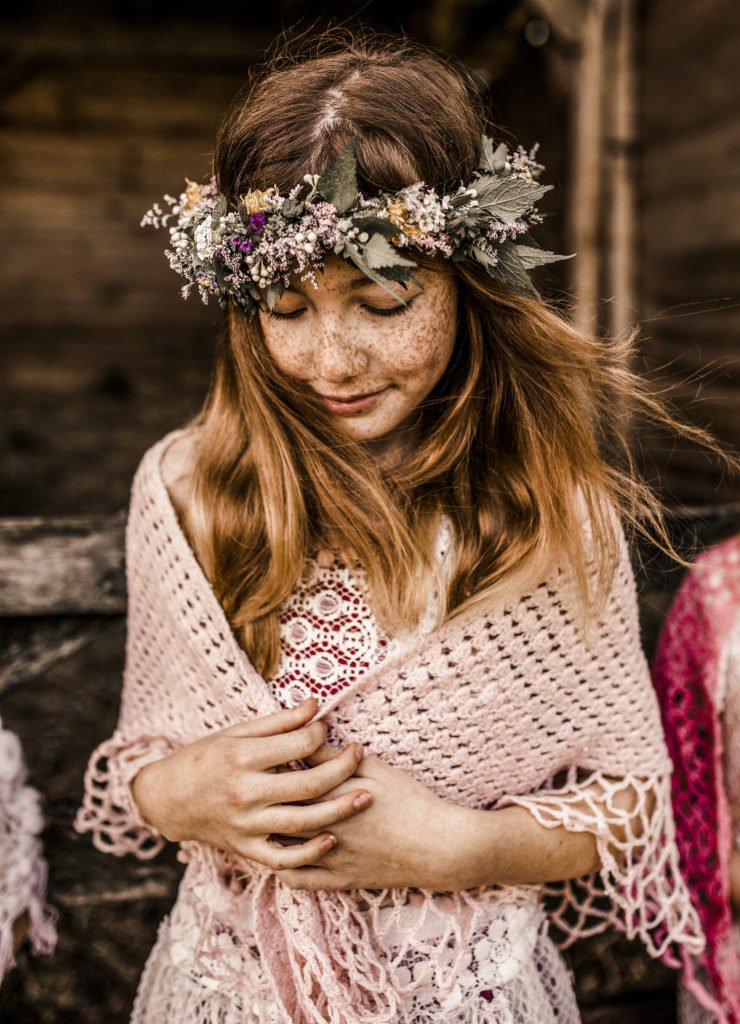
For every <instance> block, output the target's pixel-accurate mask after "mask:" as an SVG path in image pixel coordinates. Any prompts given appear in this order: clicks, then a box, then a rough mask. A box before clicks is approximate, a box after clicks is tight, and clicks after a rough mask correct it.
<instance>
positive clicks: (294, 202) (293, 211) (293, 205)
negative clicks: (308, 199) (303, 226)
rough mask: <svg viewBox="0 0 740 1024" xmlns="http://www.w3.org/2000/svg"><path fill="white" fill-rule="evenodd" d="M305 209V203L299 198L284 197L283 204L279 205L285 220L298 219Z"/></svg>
mask: <svg viewBox="0 0 740 1024" xmlns="http://www.w3.org/2000/svg"><path fill="white" fill-rule="evenodd" d="M305 209H306V204H305V203H304V202H301V200H299V199H286V200H285V202H284V203H283V205H282V206H281V207H280V212H281V213H282V215H283V217H285V218H286V220H298V218H299V217H302V216H303V214H304V212H305Z"/></svg>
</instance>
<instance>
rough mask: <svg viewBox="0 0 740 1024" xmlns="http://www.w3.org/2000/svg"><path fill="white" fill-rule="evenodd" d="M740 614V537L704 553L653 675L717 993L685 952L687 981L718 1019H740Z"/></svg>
mask: <svg viewBox="0 0 740 1024" xmlns="http://www.w3.org/2000/svg"><path fill="white" fill-rule="evenodd" d="M739 612H740V537H735V538H733V539H731V540H728V541H726V542H725V543H724V544H719V545H717V546H716V547H715V548H712V549H711V550H709V551H707V552H705V553H704V554H703V555H701V556H700V557H699V558H698V559H697V561H696V565H695V567H694V569H693V570H692V571H691V572H689V573H688V574H687V576H686V578H685V580H684V581H683V584H682V586H681V588H680V590H679V592H678V594H677V596H676V599H675V601H674V604H673V606H672V608H671V611H670V613H669V615H668V617H667V619H666V622H665V624H664V627H663V631H662V633H661V636H660V640H659V643H658V648H657V652H656V656H655V661H654V666H653V680H654V684H655V688H656V691H657V693H658V697H659V699H660V703H661V710H662V714H663V722H664V726H665V731H666V739H667V741H668V749H669V751H670V754H671V758H672V760H673V763H674V773H673V809H674V815H675V819H676V827H677V842H678V848H679V851H680V854H681V865H682V869H683V872H684V876H685V878H686V880H687V882H688V885H689V888H690V890H691V895H692V899H693V902H694V905H695V906H696V908H697V910H698V912H699V916H700V918H701V922H702V926H703V929H704V932H705V935H706V939H707V947H706V952H705V953H704V955H703V957H702V958H701V960H700V963H701V966H702V968H703V971H704V973H705V974H706V976H707V977H708V980H709V983H710V985H711V988H712V991H713V994H714V996H715V999H710V998H708V996H707V994H706V993H705V991H704V989H703V987H701V986H699V985H698V984H697V981H696V978H695V974H694V967H695V965H694V963H693V961H692V958H691V955H690V952H689V951H688V950H687V949H684V951H683V956H684V977H685V983H686V984H687V986H688V987H689V988H691V989H692V991H694V993H695V995H696V996H697V998H699V1000H700V1001H701V1002H702V1003H703V1004H704V1005H705V1006H707V1007H709V1008H710V1009H712V1010H714V1011H715V1012H716V1013H718V1015H719V1020H720V1021H721V1022H722V1024H736V1022H738V1021H739V1020H740V964H739V963H738V957H737V954H736V951H735V946H734V942H733V938H732V913H731V908H730V889H729V859H730V853H731V850H732V822H731V817H730V809H729V805H728V800H727V795H726V790H725V785H724V776H723V767H722V765H723V741H722V724H721V718H720V713H719V702H718V692H717V690H718V683H719V678H720V659H721V656H722V652H723V650H724V649H725V647H726V644H727V642H728V639H729V633H730V630H731V628H732V626H733V624H734V622H735V619H736V617H737V615H738V613H739Z"/></svg>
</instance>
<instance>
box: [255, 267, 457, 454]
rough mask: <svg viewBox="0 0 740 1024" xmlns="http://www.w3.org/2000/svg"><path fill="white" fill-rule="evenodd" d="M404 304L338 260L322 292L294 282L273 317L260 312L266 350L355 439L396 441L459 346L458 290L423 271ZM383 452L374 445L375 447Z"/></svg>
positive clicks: (321, 278)
mask: <svg viewBox="0 0 740 1024" xmlns="http://www.w3.org/2000/svg"><path fill="white" fill-rule="evenodd" d="M415 273H416V276H417V277H418V278H419V280H420V281H422V282H423V284H424V287H423V288H420V287H419V286H418V285H415V284H413V283H411V282H409V283H408V286H407V289H406V290H405V291H404V290H403V289H402V288H401V286H400V285H391V287H393V289H394V291H396V292H398V293H399V294H402V295H403V296H404V299H405V303H406V304H405V305H404V304H403V303H402V302H400V301H399V300H398V299H395V298H394V297H393V296H392V295H390V294H389V293H388V292H387V291H385V289H384V288H383V287H382V286H381V285H378V284H374V283H373V282H372V281H370V279H369V278H367V277H364V276H363V274H362V273H361V272H360V271H359V270H358V269H357V268H356V267H355V266H353V265H352V264H351V263H349V262H348V261H347V260H344V259H341V258H340V257H338V256H331V257H330V258H329V259H328V260H327V261H326V266H325V270H324V273H323V274H318V275H317V281H318V288H314V286H313V285H312V284H311V282H310V281H300V280H298V279H297V278H292V279H291V287H290V288H288V289H287V290H286V291H285V293H284V294H283V296H282V297H281V298H279V299H277V300H276V303H275V309H274V311H273V313H272V314H270V313H269V312H268V311H267V309H266V308H260V313H259V317H260V323H261V326H262V331H263V334H264V337H265V341H266V344H267V347H268V349H269V351H270V353H271V355H272V357H273V358H274V359H275V361H276V363H277V364H278V366H279V367H280V368H281V369H282V370H284V372H285V373H287V374H290V375H291V376H292V377H296V378H298V379H299V380H302V381H305V382H306V383H307V384H308V385H309V387H311V388H312V389H313V390H314V391H315V392H316V394H317V395H320V396H321V399H322V400H323V402H324V404H325V405H326V407H327V409H328V410H329V412H330V413H332V415H333V416H335V417H336V419H337V420H338V421H340V422H341V425H342V426H343V427H344V429H345V430H347V432H348V433H349V434H351V436H352V437H353V438H355V439H356V440H357V441H377V440H381V439H384V438H389V435H391V436H392V434H393V432H394V431H396V430H397V428H399V427H404V426H408V425H410V424H411V423H412V422H413V421H414V416H413V413H414V411H415V410H416V409H417V408H418V406H419V404H420V403H421V402H422V401H423V400H424V399H425V398H426V397H427V395H428V394H429V393H430V391H431V390H432V388H433V387H434V386H435V384H436V383H437V381H438V380H439V379H440V377H441V376H442V374H443V373H444V371H445V369H446V367H447V364H448V363H449V360H450V356H451V355H452V350H453V347H454V343H455V334H456V325H457V286H456V284H455V282H454V279H453V278H452V276H451V275H447V274H443V273H437V272H434V271H429V270H423V269H418V270H417V271H415ZM373 447H375V446H373Z"/></svg>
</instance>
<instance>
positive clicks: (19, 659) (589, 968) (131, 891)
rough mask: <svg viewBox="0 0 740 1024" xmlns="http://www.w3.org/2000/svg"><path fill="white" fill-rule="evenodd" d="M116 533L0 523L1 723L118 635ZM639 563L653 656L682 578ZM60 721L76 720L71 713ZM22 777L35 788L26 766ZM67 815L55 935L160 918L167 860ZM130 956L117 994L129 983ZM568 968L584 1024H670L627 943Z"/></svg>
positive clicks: (108, 525) (691, 542) (53, 815)
mask: <svg viewBox="0 0 740 1024" xmlns="http://www.w3.org/2000/svg"><path fill="white" fill-rule="evenodd" d="M124 529H125V515H124V514H123V513H120V514H117V515H114V516H75V517H63V518H48V519H45V518H22V519H4V520H0V715H2V713H3V700H4V699H5V700H7V699H8V698H9V697H12V695H13V694H14V693H17V691H18V688H22V687H28V686H31V685H32V684H33V685H35V686H36V687H37V688H38V697H37V699H38V702H39V705H40V706H41V705H43V702H44V700H45V699H47V698H48V694H47V695H45V694H44V691H43V686H44V681H43V679H42V677H43V676H44V674H46V673H49V672H51V670H52V669H54V667H55V666H58V665H59V664H60V663H61V662H62V661H63V660H64V659H69V658H70V657H71V656H72V655H74V654H76V653H77V652H79V651H81V649H82V648H83V647H85V645H88V644H90V643H91V642H92V641H94V640H95V639H96V638H98V637H100V636H101V635H102V634H103V633H104V631H106V630H107V629H110V628H111V627H112V626H116V625H117V626H118V628H119V632H120V630H121V624H122V621H123V618H124V616H125V612H126V588H125V574H124ZM670 529H671V533H672V536H673V538H674V541H675V543H676V544H677V546H678V547H679V549H680V550H681V551H682V552H683V553H684V554H685V555H686V556H691V555H693V554H695V553H697V552H698V551H700V550H703V549H704V548H706V547H708V546H710V545H712V544H714V543H717V542H718V541H720V540H722V539H724V538H726V537H728V536H730V535H732V534H733V533H735V532H740V503H738V504H733V505H725V506H719V507H714V508H705V509H681V510H678V511H676V512H675V513H674V514H673V515H672V517H671V522H670ZM635 555H636V557H635V570H636V575H637V579H638V586H639V591H640V614H641V622H642V630H643V642H644V646H645V650H646V653H647V654H648V655H649V656H650V655H651V654H652V651H653V648H654V645H655V641H656V639H657V635H658V632H659V629H660V625H661V622H662V620H663V617H664V615H665V613H666V611H667V609H668V607H669V605H670V602H671V600H672V598H673V595H674V593H675V591H676V588H677V586H678V584H679V582H680V580H681V578H682V575H683V570H682V569H681V567H680V566H678V567H677V566H676V565H675V564H673V563H671V562H670V560H668V559H667V558H666V557H665V556H664V555H662V554H661V553H660V552H658V551H656V550H655V549H651V548H650V547H649V546H648V545H646V544H640V545H638V546H637V548H636V552H635ZM68 713H69V714H70V715H72V716H73V715H74V714H75V709H74V708H70V709H69V712H68ZM101 738H102V737H101ZM92 745H93V742H92V740H91V742H90V749H91V748H92ZM30 770H31V776H32V781H34V782H35V783H36V784H37V785H40V782H39V780H38V779H37V775H36V772H35V768H34V763H33V761H31V763H30ZM42 788H43V787H42ZM80 788H81V780H80ZM75 806H76V799H75V797H74V795H71V796H70V795H67V796H65V797H63V798H61V799H59V798H56V799H55V798H54V797H51V798H47V802H46V812H47V818H48V820H49V822H50V827H49V829H48V830H47V834H46V836H45V842H46V850H47V857H48V860H49V864H50V882H49V897H50V900H51V902H53V903H54V904H55V905H56V906H57V907H58V908H60V910H61V912H62V922H61V931H62V932H63V929H64V924H65V914H70V915H72V914H77V915H80V914H84V915H86V916H85V921H87V920H88V919H90V920H93V919H94V918H95V916H96V915H98V914H100V913H102V912H103V910H104V908H106V907H108V908H115V907H116V906H118V907H121V906H123V905H129V904H131V903H135V904H136V905H137V908H138V910H140V912H141V914H142V915H144V914H146V913H148V914H149V915H150V916H152V915H154V917H155V918H156V917H157V916H161V914H162V912H163V910H164V909H166V907H167V905H168V904H169V903H170V902H171V900H172V899H173V898H174V892H175V887H176V885H177V881H178V878H179V875H180V872H181V870H182V868H181V866H180V865H179V864H177V862H176V860H175V857H174V851H168V852H166V853H165V854H164V855H163V856H161V857H159V858H157V859H156V860H154V861H151V862H139V861H136V860H135V859H134V858H131V857H127V858H124V859H123V860H118V859H117V858H112V857H106V856H103V855H102V854H99V853H98V852H97V851H96V850H95V849H94V848H93V847H92V845H91V843H90V841H89V838H88V837H79V836H77V835H76V834H75V833H74V832H73V830H72V828H71V820H72V816H73V814H74V810H75ZM137 912H138V911H137ZM78 920H79V917H78ZM137 957H139V958H140V954H138V953H137V955H136V956H135V957H133V961H134V962H132V964H131V965H130V968H129V971H128V974H127V975H126V978H125V979H124V981H123V982H122V984H124V987H125V985H129V986H131V985H132V984H133V983H134V979H135V975H136V972H137V970H138V969H139V967H140V965H139V964H138V960H137ZM569 959H570V961H571V964H572V966H573V967H574V969H575V972H576V976H577V978H578V991H579V999H580V1001H581V1004H582V1007H583V1014H584V1021H585V1022H587V1024H597V1022H598V1024H610V1022H615V1024H616V1022H617V1021H619V1022H620V1024H622V1022H623V1021H624V1020H628V1021H630V1022H633V1021H634V1022H636V1024H639V1022H640V1021H643V1020H644V1021H648V1020H649V1021H650V1024H660V1022H662V1021H665V1022H666V1024H667V1022H668V1021H670V1020H672V1019H673V1016H672V1015H673V1013H674V991H673V990H674V985H675V978H674V976H673V975H672V973H671V972H668V971H666V970H665V969H663V968H661V967H660V966H659V965H656V964H655V963H654V962H653V961H651V960H649V958H647V957H646V956H645V955H644V954H643V953H642V952H641V951H640V950H639V948H638V947H637V946H636V945H635V944H631V943H627V942H626V940H624V939H623V938H622V937H621V936H617V935H614V934H608V935H604V936H601V937H598V938H597V939H594V940H590V941H588V942H582V943H579V944H577V945H576V946H575V947H574V949H573V950H572V952H571V953H570V954H569ZM29 969H30V968H29ZM37 969H38V968H37ZM21 970H22V965H21ZM16 973H17V972H16ZM15 984H18V985H20V984H21V983H20V982H18V981H17V980H16V982H15ZM131 996H133V991H131ZM0 1011H2V1004H1V1002H0ZM0 1016H2V1013H1V1012H0ZM3 1019H4V1018H3ZM90 1019H92V1018H90ZM125 1019H126V1017H125V1016H122V1017H121V1020H125Z"/></svg>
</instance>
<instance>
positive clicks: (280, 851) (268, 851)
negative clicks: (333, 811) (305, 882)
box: [249, 832, 337, 871]
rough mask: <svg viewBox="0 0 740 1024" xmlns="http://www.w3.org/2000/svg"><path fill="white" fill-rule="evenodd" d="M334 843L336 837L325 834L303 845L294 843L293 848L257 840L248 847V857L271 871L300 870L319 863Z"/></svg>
mask: <svg viewBox="0 0 740 1024" xmlns="http://www.w3.org/2000/svg"><path fill="white" fill-rule="evenodd" d="M336 841H337V840H336V836H332V835H330V834H328V833H326V832H322V833H321V835H318V836H316V838H315V839H307V840H306V842H305V843H296V844H295V845H293V846H281V845H280V843H277V842H274V841H273V840H271V839H259V840H258V841H257V843H256V844H255V845H253V846H251V847H250V852H249V857H250V858H251V859H252V860H257V861H259V862H260V863H261V864H264V865H265V866H266V867H268V868H270V870H272V871H285V870H287V869H289V868H302V867H304V866H305V865H307V864H315V863H316V862H317V861H319V860H320V859H321V858H322V857H323V856H324V854H325V853H328V852H329V850H331V848H332V847H333V846H334V845H335V843H336Z"/></svg>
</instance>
